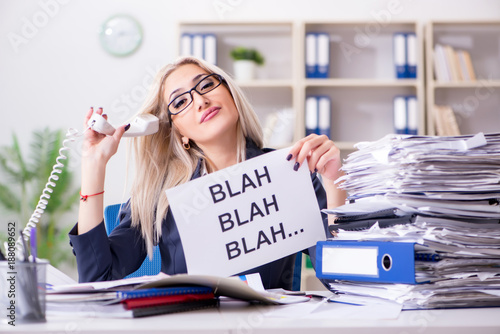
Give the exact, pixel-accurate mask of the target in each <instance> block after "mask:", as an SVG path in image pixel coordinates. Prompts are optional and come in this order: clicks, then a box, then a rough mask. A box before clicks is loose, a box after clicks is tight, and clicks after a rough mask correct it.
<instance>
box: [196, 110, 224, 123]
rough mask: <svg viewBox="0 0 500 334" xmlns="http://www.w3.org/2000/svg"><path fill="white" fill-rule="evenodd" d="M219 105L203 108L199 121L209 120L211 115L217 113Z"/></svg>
mask: <svg viewBox="0 0 500 334" xmlns="http://www.w3.org/2000/svg"><path fill="white" fill-rule="evenodd" d="M219 110H220V107H211V108H208V109H207V110H205V112H204V113H203V115H201V119H200V123H203V122H206V121H208V120H210V119H211V118H212V117H214V116H215V115H217V114H218V113H219Z"/></svg>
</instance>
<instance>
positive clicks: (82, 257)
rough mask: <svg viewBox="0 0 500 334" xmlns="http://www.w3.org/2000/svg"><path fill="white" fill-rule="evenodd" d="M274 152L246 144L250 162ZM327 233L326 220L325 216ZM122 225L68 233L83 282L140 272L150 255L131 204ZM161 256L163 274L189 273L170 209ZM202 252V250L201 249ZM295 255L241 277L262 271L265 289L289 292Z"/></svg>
mask: <svg viewBox="0 0 500 334" xmlns="http://www.w3.org/2000/svg"><path fill="white" fill-rule="evenodd" d="M269 151H272V149H260V148H258V147H257V146H256V145H255V144H254V143H253V142H252V141H250V140H248V141H247V147H246V158H247V159H251V158H253V157H256V156H259V155H261V154H264V153H267V152H269ZM201 166H202V161H201V160H200V162H199V163H198V166H197V168H196V170H195V172H194V174H193V177H192V179H195V178H198V177H200V176H201ZM311 180H312V183H313V185H314V190H315V192H316V197H317V200H318V204H319V207H320V208H321V209H323V208H326V193H325V190H324V189H323V186H322V185H321V182H320V180H319V179H318V178H317V175H316V173H313V174H311ZM322 217H323V223H324V225H325V235H326V234H327V225H328V223H327V217H326V215H325V214H323V213H322ZM119 219H120V224H119V225H118V226H117V227H116V228H115V229H114V230H113V231H112V232H111V233H110V235H109V236H108V235H107V234H106V228H105V225H104V221H102V222H101V223H100V224H99V225H97V226H96V227H95V228H93V229H92V230H90V231H88V232H87V233H84V234H81V235H78V234H77V226H78V224H76V225H75V226H74V227H73V229H72V230H71V231H70V232H69V238H70V244H71V245H72V246H73V253H74V254H75V255H76V260H77V267H78V276H79V281H80V282H93V281H105V280H115V279H121V278H123V277H125V276H127V275H128V274H130V273H132V272H134V271H135V270H137V269H138V268H139V267H140V266H141V264H142V262H143V261H144V259H145V258H146V256H147V251H146V243H145V240H144V238H143V237H142V236H141V232H140V230H139V229H138V228H134V227H132V226H131V224H132V220H131V212H130V208H129V206H128V205H124V207H123V208H122V210H121V211H120V212H119ZM158 245H159V248H160V253H161V260H162V265H161V271H162V272H164V273H166V274H169V275H174V274H181V273H187V267H186V260H185V257H184V250H183V248H182V242H181V239H180V236H179V231H178V230H177V226H176V224H175V220H174V217H173V216H172V212H171V210H168V211H167V215H166V217H165V218H164V219H163V222H162V235H161V239H160V241H159V244H158ZM200 251H203V250H202V249H200ZM304 253H306V254H309V255H310V257H311V261H312V263H313V266H315V263H316V252H315V246H313V247H311V248H309V249H306V250H304ZM294 262H295V254H292V255H289V256H287V257H284V258H281V259H279V260H276V261H273V262H271V263H268V264H265V265H262V266H260V267H257V268H254V269H252V270H248V271H246V272H244V273H241V274H249V273H255V272H259V273H260V276H261V278H262V282H263V285H264V287H265V288H266V289H272V288H283V289H288V290H290V289H291V288H292V281H293V269H294Z"/></svg>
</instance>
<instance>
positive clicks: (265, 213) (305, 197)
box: [166, 149, 326, 276]
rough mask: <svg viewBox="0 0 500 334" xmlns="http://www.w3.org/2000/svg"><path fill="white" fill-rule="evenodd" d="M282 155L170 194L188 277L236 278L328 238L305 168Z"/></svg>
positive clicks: (238, 166)
mask: <svg viewBox="0 0 500 334" xmlns="http://www.w3.org/2000/svg"><path fill="white" fill-rule="evenodd" d="M288 152H289V149H282V150H277V151H274V152H270V153H267V154H263V155H260V156H258V157H255V158H252V159H249V160H247V161H245V162H243V163H239V164H236V165H234V166H232V167H229V168H226V169H223V170H220V171H217V172H214V173H211V174H208V175H205V176H203V177H200V178H198V179H195V180H192V181H190V182H187V183H185V184H182V185H180V186H178V187H175V188H172V189H170V190H167V192H166V195H167V198H168V200H169V203H170V209H171V210H172V213H173V215H174V217H175V221H176V225H177V228H178V230H179V234H180V237H181V240H182V247H183V250H184V255H185V258H186V264H187V269H188V273H190V274H206V275H219V276H230V275H234V274H237V273H240V272H244V271H246V270H249V269H253V268H255V267H258V266H260V265H263V264H266V263H269V262H271V261H274V260H277V259H280V258H283V257H285V256H287V255H290V254H294V253H296V252H299V251H301V250H303V249H306V248H308V247H311V246H314V245H315V244H316V242H317V241H320V240H325V238H326V232H325V227H324V225H323V220H322V218H321V213H320V208H319V206H318V201H317V198H316V194H315V191H314V188H313V184H312V181H311V173H310V171H309V169H308V166H307V163H306V162H304V163H303V164H302V166H300V168H299V169H298V171H295V170H294V169H293V166H294V161H287V160H286V156H287V154H288Z"/></svg>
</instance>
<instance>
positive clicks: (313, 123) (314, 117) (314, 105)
mask: <svg viewBox="0 0 500 334" xmlns="http://www.w3.org/2000/svg"><path fill="white" fill-rule="evenodd" d="M318 117H319V105H318V99H317V97H316V96H308V97H307V98H306V122H305V123H306V136H308V135H310V134H312V133H316V131H317V128H318Z"/></svg>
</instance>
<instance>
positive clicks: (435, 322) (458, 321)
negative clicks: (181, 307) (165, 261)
mask: <svg viewBox="0 0 500 334" xmlns="http://www.w3.org/2000/svg"><path fill="white" fill-rule="evenodd" d="M272 307H279V306H255V305H248V304H246V303H235V304H230V305H229V304H224V303H222V305H221V307H220V308H218V309H207V310H199V311H192V312H184V313H176V314H166V315H160V316H154V317H147V318H137V319H111V318H82V317H78V315H77V314H72V313H68V316H67V317H59V316H58V317H55V316H49V317H47V322H46V323H44V324H29V325H28V324H18V325H17V326H16V327H15V328H13V327H12V326H8V325H5V324H0V333H51V334H58V333H92V334H96V333H144V334H146V333H147V334H149V333H185V334H187V333H237V334H259V333H262V334H264V333H273V334H274V333H283V334H285V333H286V334H295V333H307V334H321V333H335V334H342V333H355V334H360V333H370V334H372V333H384V334H386V333H387V334H391V333H394V334H410V333H415V334H446V333H450V334H451V333H453V334H462V333H463V334H500V308H475V309H451V310H425V311H403V312H401V314H400V315H399V317H398V318H397V319H388V320H369V319H363V318H362V317H361V316H360V317H359V318H358V319H341V320H338V319H335V320H332V319H329V318H327V317H325V318H322V319H311V318H308V317H305V318H293V319H291V318H271V317H267V316H265V313H266V312H268V311H269V308H272ZM351 307H353V308H354V307H356V306H351Z"/></svg>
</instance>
